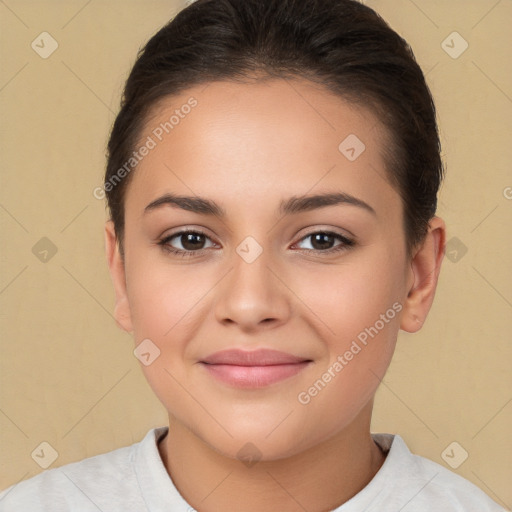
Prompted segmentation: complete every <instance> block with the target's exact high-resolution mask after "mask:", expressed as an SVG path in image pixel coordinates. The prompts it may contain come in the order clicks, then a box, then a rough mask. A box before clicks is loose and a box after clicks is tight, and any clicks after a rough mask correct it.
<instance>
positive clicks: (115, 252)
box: [105, 220, 133, 332]
mask: <svg viewBox="0 0 512 512" xmlns="http://www.w3.org/2000/svg"><path fill="white" fill-rule="evenodd" d="M105 252H106V256H107V263H108V268H109V271H110V277H111V278H112V284H113V285H114V292H115V295H116V303H115V308H114V318H115V319H116V322H117V325H118V326H119V327H120V328H121V329H123V330H124V331H127V332H132V331H133V326H132V320H131V312H130V304H129V302H128V296H127V293H126V273H125V266H124V261H123V258H122V257H121V254H120V252H119V243H118V240H117V236H116V232H115V228H114V223H113V222H112V221H111V220H108V221H107V222H106V223H105Z"/></svg>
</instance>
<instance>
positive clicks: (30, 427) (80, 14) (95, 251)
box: [0, 0, 512, 508]
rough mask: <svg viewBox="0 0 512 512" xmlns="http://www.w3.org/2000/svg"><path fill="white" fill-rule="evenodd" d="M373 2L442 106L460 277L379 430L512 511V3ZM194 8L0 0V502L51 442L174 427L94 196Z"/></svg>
mask: <svg viewBox="0 0 512 512" xmlns="http://www.w3.org/2000/svg"><path fill="white" fill-rule="evenodd" d="M366 3H367V4H368V5H370V6H371V7H374V8H375V9H376V10H377V11H378V12H380V13H381V14H382V16H383V17H384V18H385V19H386V20H387V21H388V22H389V23H390V24H391V26H392V27H393V28H394V29H395V30H397V31H398V32H399V33H400V34H402V35H403V36H404V37H405V38H406V39H407V40H408V41H409V42H410V44H411V46H412V47H413V49H414V51H415V53H416V56H417V58H418V61H419V63H420V64H421V66H422V67H423V69H424V70H425V72H427V78H428V82H429V84H430V86H431V88H432V91H433V94H434V96H435V98H436V102H437V106H438V111H439V122H440V127H441V134H442V141H443V144H444V159H445V162H446V165H447V170H448V174H447V179H446V182H445V183H444V186H443V188H442V193H441V198H440V199H441V203H440V209H439V215H440V216H442V217H443V218H445V220H446V221H447V224H448V229H449V232H448V240H450V243H449V246H448V252H449V253H450V254H449V255H450V258H451V260H453V261H451V260H450V259H448V258H445V261H444V268H443V270H442V273H441V278H440V285H439V288H438V293H437V297H436V301H435V303H434V306H433V309H432V311H431V314H430V317H429V319H428V320H427V322H426V324H425V325H424V327H423V329H422V331H420V332H419V333H418V334H415V335H411V334H406V333H401V334H400V338H399V343H398V348H397V351H396V355H395V358H394V361H393V363H392V365H391V367H390V369H389V371H388V373H387V375H386V377H385V379H384V381H383V384H382V385H381V387H380V389H379V391H378V393H377V399H376V407H375V414H374V419H373V425H372V429H373V431H385V432H398V433H400V434H401V435H402V437H403V438H404V439H405V440H406V442H407V443H408V445H409V446H410V448H411V450H412V451H414V452H416V453H418V454H421V455H424V456H426V457H428V458H430V459H432V460H434V461H436V462H438V463H440V464H443V465H445V466H446V467H449V466H448V465H447V463H446V462H445V461H444V460H443V458H442V456H441V454H442V452H443V451H444V450H445V448H446V447H447V446H448V445H450V443H452V442H453V441H456V442H457V443H459V444H460V446H461V447H463V449H465V450H466V451H467V452H468V454H469V456H468V458H467V460H466V461H465V462H464V463H462V464H461V465H460V466H459V467H458V468H457V469H455V470H454V471H456V472H457V473H459V474H460V475H462V476H464V477H466V478H468V479H469V480H471V481H472V482H474V483H475V484H476V485H478V486H479V487H481V488H482V489H483V490H484V491H485V492H487V493H488V494H489V495H490V496H492V497H493V498H494V499H495V500H496V501H498V502H500V503H501V504H502V505H504V506H505V507H507V508H510V507H511V506H512V492H511V487H510V481H511V478H512V468H511V462H510V461H511V458H510V450H511V448H512V447H511V441H510V435H508V433H509V431H510V427H511V423H510V418H511V410H512V406H511V400H512V385H511V384H512V381H511V374H510V361H511V343H510V339H511V334H510V333H511V332H512V324H511V318H512V315H511V307H512V274H511V271H510V268H511V264H512V258H511V247H512V245H511V237H510V226H511V218H512V200H511V198H512V188H510V187H512V174H511V164H512V145H511V144H510V140H511V124H510V119H511V117H512V73H511V68H510V48H511V38H510V26H511V23H512V2H510V1H509V0H501V1H497V0H450V1H449V2H447V1H445V0H435V1H432V0H414V1H413V0H378V1H377V0H368V1H367V2H366ZM182 6H183V4H182V3H179V2H177V1H172V0H166V1H164V0H153V1H148V0H144V1H140V0H137V1H133V0H131V1H126V0H123V1H121V0H109V1H101V0H92V1H87V0H80V1H74V0H73V1H57V0H51V1H50V0H45V1H42V0H40V1H35V0H34V1H28V0H3V1H2V0H0V17H1V26H0V29H1V34H2V35H1V38H2V40H1V59H2V63H3V66H2V72H1V76H0V106H1V107H0V108H1V111H0V115H1V122H2V125H1V147H0V155H1V176H2V187H1V192H0V222H1V232H2V236H3V243H2V256H3V257H2V265H1V268H0V271H1V273H0V302H1V308H2V309H1V311H2V314H1V316H0V321H1V333H2V346H1V368H0V369H1V377H0V429H1V438H0V448H1V467H0V488H4V487H6V486H7V485H10V484H13V483H16V482H18V481H20V480H22V479H26V478H29V477H31V476H33V475H36V474H37V473H39V472H41V471H42V468H41V467H40V466H39V465H38V464H36V462H35V460H34V459H33V458H32V457H31V453H32V452H33V451H34V450H35V449H36V448H37V447H38V446H39V445H40V443H41V442H43V441H46V442H48V443H49V444H50V445H51V446H52V447H53V448H54V449H55V450H56V451H57V452H58V458H57V459H56V460H55V462H54V463H53V464H52V465H51V467H56V466H60V465H63V464H66V463H69V462H72V461H76V460H80V459H82V458H84V457H88V456H91V455H95V454H98V453H102V452H106V451H110V450H112V449H115V448H117V447H120V446H124V445H128V444H131V443H134V442H136V441H138V440H140V439H141V438H142V437H143V435H144V434H145V433H146V432H147V430H148V429H149V428H152V427H155V426H159V425H164V424H166V420H167V416H166V411H165V410H164V409H163V407H162V406H161V404H160V403H159V402H158V401H157V399H156V398H155V397H154V396H153V394H152V392H151V390H150V388H149V386H148V385H147V384H146V382H145V380H144V378H143V376H142V373H141V371H140V369H139V366H138V365H139V362H138V361H137V360H136V359H135V357H134V356H133V353H132V351H133V346H132V340H131V338H130V336H129V335H127V334H125V333H123V332H121V331H120V330H119V329H118V328H117V327H116V325H115V322H114V320H113V318H112V311H113V291H112V288H111V283H110V278H109V275H108V272H107V266H106V262H105V258H104V245H103V223H104V220H105V218H106V217H105V208H104V204H103V202H101V201H98V200H97V199H95V198H94V197H93V194H92V191H93V189H94V188H95V187H97V186H99V185H101V182H102V174H103V171H104V163H105V162H104V150H105V144H106V139H107V135H108V131H109V128H110V126H111V123H112V122H113V119H114V116H115V112H116V111H117V108H118V102H119V95H120V91H121V88H122V85H123V81H124V79H125V78H126V75H127V73H128V71H129V69H130V66H131V64H132V63H133V61H134V58H135V55H136V52H137V50H138V48H139V46H140V45H142V44H143V43H144V42H145V41H146V40H147V39H148V38H149V37H150V36H151V35H152V34H153V33H154V32H155V31H156V30H157V29H158V28H159V27H160V26H161V25H163V24H164V22H166V21H167V20H168V19H170V18H171V17H172V16H173V15H174V13H175V12H176V11H177V10H178V9H180V8H181V7H182ZM43 31H47V32H49V33H50V34H51V36H52V37H53V38H54V39H55V40H56V41H57V42H58V45H59V46H58V49H57V50H56V51H55V52H54V53H53V54H52V55H51V56H50V57H49V58H47V59H43V58H41V57H40V56H39V55H38V54H37V53H36V52H35V51H34V50H33V49H32V48H31V42H32V41H33V40H35V39H36V38H37V36H38V35H39V34H40V33H41V32H43ZM453 31H457V32H459V33H460V35H461V36H462V37H463V38H464V39H465V40H466V41H467V42H468V43H469V47H468V49H467V50H466V51H465V52H464V53H463V54H462V55H460V56H459V57H458V58H456V59H454V58H452V57H450V56H449V55H448V54H447V53H446V52H445V51H444V50H443V48H442V46H441V44H442V42H443V40H445V39H446V38H447V36H448V35H449V34H451V33H452V32H453ZM450 41H451V40H450V39H448V42H449V44H451V42H450ZM453 45H454V48H455V50H457V49H458V48H460V42H457V41H456V40H455V41H454V43H453ZM457 45H459V46H457ZM507 187H509V188H507ZM507 197H508V198H507ZM43 237H47V238H48V239H50V240H51V241H52V243H53V244H54V245H55V246H56V248H57V253H56V254H55V255H54V256H53V257H51V253H49V254H48V256H47V258H48V261H47V262H42V261H40V259H39V258H38V257H36V255H35V254H34V253H33V252H32V249H33V247H34V245H35V244H36V243H38V241H39V240H40V239H41V238H43ZM453 237H456V238H457V239H458V241H457V240H455V241H454V240H453ZM41 243H46V244H47V243H48V242H41ZM457 244H458V245H457ZM461 244H463V246H464V247H466V248H467V253H465V254H463V249H464V247H463V246H462V245H461ZM35 252H37V251H35ZM39 256H40V257H42V255H39ZM462 453H463V452H462V451H461V448H459V447H456V448H455V450H454V452H450V451H449V454H450V455H452V460H458V458H459V457H461V454H462ZM448 460H450V459H448Z"/></svg>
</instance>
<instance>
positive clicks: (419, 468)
mask: <svg viewBox="0 0 512 512" xmlns="http://www.w3.org/2000/svg"><path fill="white" fill-rule="evenodd" d="M167 431H168V427H160V428H156V429H151V430H150V431H149V432H148V433H147V434H146V436H145V437H144V439H143V440H142V441H140V442H139V443H135V444H133V445H131V446H126V447H123V448H119V449H117V450H113V451H111V452H108V453H104V454H101V455H96V456H94V457H89V458H87V459H84V460H81V461H79V462H74V463H71V464H67V465H64V466H61V467H59V468H54V469H48V470H46V471H43V473H40V474H39V475H36V476H35V477H33V478H29V479H28V480H25V481H22V482H19V483H18V484H15V485H12V486H11V487H8V488H7V489H5V490H4V491H2V492H1V493H0V511H1V512H68V511H74V512H89V511H91V512H98V511H101V512H115V511H118V512H193V511H194V509H193V508H192V507H191V506H190V505H189V504H188V503H187V502H186V501H185V500H184V499H183V497H182V496H181V495H180V493H179V492H178V490H177V489H176V487H175V486H174V484H173V482H172V480H171V478H169V475H168V474H167V471H166V469H165V466H164V464H163V462H162V459H161V457H160V454H159V452H158V441H159V440H160V439H161V438H162V437H163V436H164V435H165V434H166V433H167ZM372 436H373V439H374V440H375V442H377V444H379V446H380V447H381V448H382V449H383V450H384V452H386V453H387V457H386V460H385V461H384V464H383V465H382V466H381V468H380V470H379V471H378V472H377V474H376V475H375V476H374V478H373V479H372V480H371V482H370V483H369V484H368V485H367V486H366V487H365V488H364V489H363V490H361V491H360V492H359V493H357V494H356V495H355V496H354V497H352V498H351V499H350V500H349V501H347V502H346V503H344V504H343V505H341V506H340V507H338V508H336V509H335V511H333V512H362V511H365V512H386V511H392V512H398V511H401V512H423V511H426V510H429V511H436V512H439V511H442V512H452V511H453V512H455V511H465V512H467V511H471V512H472V511H474V512H503V511H504V510H505V509H504V508H502V507H501V506H499V505H498V504H496V503H495V502H494V501H492V500H491V499H490V498H489V497H488V496H487V495H486V494H485V493H484V492H483V491H481V490H480V489H479V488H478V487H477V486H475V485H473V484H472V483H471V482H469V481H468V480H465V479H464V478H462V477H460V476H459V475H457V474H455V473H452V472H451V471H449V470H448V469H445V468H444V467H443V466H441V465H439V464H437V463H435V462H432V461H430V460H428V459H425V458H423V457H420V456H418V455H413V454H412V453H411V452H410V451H409V449H408V448H407V446H406V444H405V442H404V441H403V439H402V438H401V437H400V436H399V435H391V434H372ZM229 512H231V511H229Z"/></svg>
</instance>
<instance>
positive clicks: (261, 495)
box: [105, 79, 445, 512]
mask: <svg viewBox="0 0 512 512" xmlns="http://www.w3.org/2000/svg"><path fill="white" fill-rule="evenodd" d="M191 96H193V97H194V98H195V99H197V102H198V104H197V106H196V107H195V108H194V109H193V110H192V111H191V113H190V114H188V115H187V116H185V117H184V118H183V119H181V120H180V123H179V124H178V125H176V126H175V127H174V129H173V130H172V131H171V132H170V133H169V134H166V135H165V137H163V140H162V141H161V142H158V144H157V145H156V147H155V148H154V149H152V150H151V151H150V152H149V154H148V155H147V156H146V157H145V158H144V159H143V160H142V161H141V162H140V163H139V165H138V167H137V169H136V170H135V171H133V173H134V174H133V175H132V176H131V182H130V184H129V186H128V189H127V194H126V199H125V240H124V248H125V259H124V261H123V259H122V258H121V256H120V253H119V247H118V244H117V239H116V236H115V231H114V227H113V224H112V222H111V221H109V222H107V224H106V227H105V240H106V250H107V259H108V263H109V268H110V272H111V275H112V279H113V284H114V288H115V293H116V308H115V315H116V319H117V322H118V324H119V325H120V327H121V328H122V329H124V330H126V331H128V332H133V335H134V339H135V343H136V345H137V344H139V343H140V342H141V341H142V340H144V339H148V338H149V339H150V340H151V341H152V342H153V343H154V344H155V345H156V346H157V347H158V348H159V350H160V356H159V357H158V358H157V359H155V361H154V362H153V363H152V364H150V365H148V366H143V365H141V367H142V370H143V371H144V374H145V376H146V378H147V380H148V382H149V384H150V385H151V387H152V388H153V390H154V391H155V393H156V395H157V396H158V398H159V399H160V400H161V402H162V403H163V405H164V406H165V407H166V409H167V411H168V413H169V426H170V434H169V435H168V436H166V438H165V439H164V440H163V441H162V442H161V443H160V446H159V449H160V453H161V456H162V459H163V462H164V464H165V467H166V468H167V471H168V473H169V474H170V476H171V478H172V479H173V481H174V483H175V485H176V486H177V488H178V490H179V491H180V493H181V494H182V495H183V496H184V498H185V499H186V500H187V501H188V502H189V503H190V505H192V506H193V507H194V508H195V509H197V510H199V511H205V512H209V511H218V510H238V511H242V512H244V511H245V512H249V511H256V510H258V511H261V510H269V511H271V510H276V511H280V512H287V511H298V510H304V509H306V510H309V511H312V512H313V511H327V510H331V509H333V508H335V507H336V506H339V505H340V504H342V503H344V502H345V501H347V500H348V499H350V498H351V497H352V496H354V495H355V494H356V493H357V492H359V491H360V490H361V489H362V488H363V487H364V486H365V485H366V484H367V483H368V482H369V481H370V480H371V479H372V478H373V476H374V475H375V473H376V472H377V471H378V469H379V468H380V467H381V465H382V463H383V462H384V458H385V457H384V455H383V454H382V453H381V451H380V449H379V448H378V447H377V445H376V444H375V443H374V442H373V441H372V439H371V437H370V420H371V411H372V406H373V397H374V394H375V392H376V389H377V387H378V385H379V382H380V379H382V377H383V376H384V374H385V372H386V370H387V368H388V365H389V363H390V360H391V357H392V354H393V351H394V348H395V343H396V338H397V333H398V331H399V329H400V328H401V329H403V330H405V331H408V332H415V331H417V330H418V329H419V328H421V325H422V324H423V322H424V321H425V318H426V316H427V313H428V311H429V309H430V306H431V304H432V300H433V298H434V293H435V288H436V284H437V279H438V275H439V271H440V266H441V261H442V257H443V251H444V244H445V226H444V223H443V221H442V220H441V219H439V218H437V217H434V218H433V219H432V220H431V223H430V228H429V232H428V235H427V237H426V238H425V240H424V243H423V244H422V245H421V246H419V247H416V248H415V249H414V251H413V254H412V256H411V257H410V258H408V257H407V253H406V245H405V238H404V230H403V210H402V203H401V200H400V197H399V195H398V193H397V191H396V190H395V189H394V188H393V187H392V186H391V185H390V184H389V182H388V181H387V179H386V178H385V176H386V173H385V168H384V162H383V159H382V156H381V155H382V152H383V148H385V147H386V145H387V144H388V134H387V132H386V131H385V129H384V128H383V127H382V126H381V124H380V123H379V121H378V119H376V118H375V117H374V116H373V114H372V113H370V112H369V111H366V110H364V109H362V108H360V107H356V106H354V105H350V104H349V103H347V102H346V101H344V100H343V99H341V98H339V97H338V96H335V95H333V94H331V93H328V92H326V91H325V90H323V89H321V88H320V86H318V85H313V84H311V83H309V82H306V81H304V80H298V79H297V80H293V81H289V80H284V79H277V80H272V81H267V82H261V83H260V82H257V83H250V84H240V83H238V84H235V83H230V82H215V83H211V84H209V85H208V86H207V87H206V88H205V86H204V85H203V86H201V87H195V88H191V89H190V90H188V91H186V92H184V93H183V94H181V95H180V96H178V97H174V98H167V99H166V100H165V101H164V102H163V103H161V104H160V105H159V107H158V109H156V110H155V111H154V112H153V113H152V115H151V117H150V119H149V120H148V122H147V124H146V127H145V130H144V133H143V134H142V135H141V141H143V140H146V138H147V137H148V136H150V135H151V134H152V131H153V130H154V129H155V127H157V126H158V125H159V123H161V122H164V121H166V120H168V119H169V117H170V116H171V115H172V113H173V112H174V110H175V109H176V108H179V107H180V106H181V105H183V104H185V103H186V102H187V100H188V99H189V98H190V97H191ZM350 134H355V135H357V137H358V138H359V139H360V140H361V141H363V142H364V144H365V146H366V149H365V151H364V152H363V153H362V154H361V155H360V156H359V157H358V158H357V159H356V160H355V161H349V160H348V159H347V158H346V157H345V156H344V155H343V154H342V153H341V152H340V151H339V149H338V146H339V145H340V143H341V142H342V141H343V140H344V139H345V138H346V137H347V136H348V135H350ZM326 192H330V193H332V192H343V193H346V194H351V195H352V196H355V197H356V198H358V199H360V200H362V201H365V202H366V203H368V204H369V205H370V206H371V207H372V208H373V209H374V211H375V213H372V212H369V211H367V210H366V209H364V208H361V207H358V206H354V205H350V204H341V205H335V206H327V207H323V208H318V209H315V210H312V211H306V212H301V213H298V214H291V215H288V216H282V215H280V214H279V212H278V207H279V204H280V202H281V201H282V200H283V199H287V198H289V197H291V196H303V195H311V194H319V193H326ZM165 193H173V194H180V195H190V196H195V195H197V196H201V197H205V198H208V199H210V200H214V201H216V202H217V203H218V204H219V205H220V206H221V207H222V208H223V209H225V211H226V217H225V218H223V219H220V218H218V217H216V216H212V215H201V214H198V213H195V212H189V211H185V210H182V209H178V208H173V207H171V206H169V205H166V206H162V207H160V208H155V209H153V210H151V211H150V212H148V213H144V210H145V207H146V206H147V205H148V204H149V203H151V202H152V201H154V200H155V199H157V198H159V197H160V196H162V195H163V194H165ZM185 228H190V229H196V230H197V229H199V230H200V231H202V232H203V233H205V234H206V238H203V239H200V240H204V243H203V245H202V246H201V245H200V244H199V245H196V246H195V247H198V249H196V251H197V250H199V252H198V253H196V254H192V257H179V256H176V255H173V254H171V253H169V252H166V251H165V249H164V248H163V247H162V246H161V245H158V242H159V241H160V240H162V239H163V238H165V237H168V236H169V235H172V234H175V233H178V232H180V231H182V230H183V229H185ZM325 231H329V232H334V233H336V234H341V235H342V236H345V237H347V238H350V239H351V240H354V241H355V243H354V245H352V246H346V247H345V248H344V249H343V250H341V251H339V252H335V253H332V252H331V253H330V254H328V253H326V250H327V249H328V248H331V247H336V246H339V245H340V244H341V243H342V242H341V241H340V240H339V239H337V238H331V239H328V240H327V242H328V243H329V240H330V245H328V244H327V245H326V246H321V245H318V244H317V245H314V237H311V236H307V235H312V234H315V233H318V232H325ZM248 236H250V237H252V238H253V239H254V240H255V241H256V242H257V243H258V244H259V246H260V248H261V249H262V253H261V254H260V255H259V257H257V258H256V259H255V260H254V261H253V262H251V263H248V262H247V261H246V260H245V259H244V258H242V257H241V256H240V254H239V253H238V252H237V247H239V246H240V244H241V243H242V242H243V241H244V240H245V239H246V237H248ZM185 244H186V239H185V241H184V238H183V237H175V238H174V239H172V241H168V245H172V247H174V248H176V249H182V250H184V248H189V247H191V246H186V245H185ZM242 246H243V244H242ZM192 247H194V246H192ZM201 247H204V250H202V251H201V250H200V248H201ZM319 247H320V248H319ZM322 247H326V248H325V249H324V248H322ZM315 249H316V250H315ZM252 250H254V248H251V249H250V251H252ZM322 251H323V252H322ZM189 252H193V249H192V250H189ZM397 303H398V304H399V305H400V306H401V308H400V309H401V310H400V311H399V312H398V313H397V314H396V315H395V316H394V318H393V319H391V320H389V321H388V322H386V323H385V325H384V327H383V328H382V329H380V330H379V331H378V334H377V335H375V336H374V337H373V338H368V343H367V345H365V346H364V347H362V349H361V350H360V351H359V352H358V353H357V354H356V355H354V357H353V358H352V359H351V360H350V361H347V364H346V365H344V366H343V369H342V370H341V371H338V372H334V373H335V377H332V378H331V379H330V381H329V382H328V383H327V384H326V385H325V387H323V389H321V391H320V392H318V393H317V394H316V396H314V397H312V398H311V400H310V401H309V402H308V403H307V404H303V403H300V402H299V400H298V395H299V393H301V392H304V391H307V390H308V389H309V388H310V387H311V386H312V385H313V384H314V383H315V381H317V380H318V379H319V378H321V377H322V375H323V374H324V373H325V372H326V371H328V369H329V368H330V367H331V368H332V365H333V363H334V362H335V361H336V360H337V357H338V356H339V355H343V354H344V353H345V352H346V351H347V350H349V348H350V346H351V343H352V342H353V341H354V340H356V339H357V336H358V334H360V333H361V332H362V331H364V329H365V328H368V327H370V326H374V325H375V324H376V321H377V320H379V318H381V316H380V315H382V314H385V313H386V311H387V310H389V309H390V308H392V306H393V304H395V305H396V304H397ZM359 345H361V344H359ZM227 348H240V349H243V350H255V349H258V348H272V349H276V350H280V351H283V352H288V353H291V354H294V355H296V356H300V357H303V358H306V359H309V360H311V361H312V362H311V363H310V364H309V365H307V367H305V368H304V369H303V370H302V371H301V372H299V373H298V374H296V375H294V376H292V377H289V378H287V379H285V380H282V381H280V382H277V383H274V384H271V385H269V386H266V387H263V388H259V389H239V388H236V387H233V386H230V385H228V384H225V383H223V382H220V381H218V380H216V379H214V378H213V377H212V376H211V375H210V374H209V373H208V372H207V371H205V368H204V366H203V365H201V364H200V361H201V360H202V359H204V358H205V357H207V356H208V355H210V354H213V353H214V352H217V351H220V350H223V349H227ZM331 374H332V369H331ZM247 443H252V445H250V447H249V448H247V447H246V450H252V451H253V452H251V453H253V457H254V458H255V459H258V460H257V462H256V463H255V464H254V465H251V466H249V465H247V464H244V463H243V461H241V460H240V458H239V457H240V455H237V454H238V453H239V451H240V449H241V448H242V447H244V445H246V444H247ZM254 447H256V449H255V448H254Z"/></svg>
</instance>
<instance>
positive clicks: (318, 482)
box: [159, 403, 385, 512]
mask: <svg viewBox="0 0 512 512" xmlns="http://www.w3.org/2000/svg"><path fill="white" fill-rule="evenodd" d="M372 405H373V404H371V403H370V404H368V406H367V407H365V409H363V410H362V411H361V413H360V414H359V416H358V417H357V418H356V419H355V420H354V421H353V422H352V423H351V424H350V425H349V426H348V427H347V428H345V429H343V430H342V431H341V432H339V433H337V434H336V435H334V436H333V437H331V438H329V439H327V440H325V441H323V442H321V443H320V444H317V445H315V446H313V447H312V448H310V449H308V450H306V451H303V452H301V453H299V454H296V455H293V456H291V457H287V458H284V459H278V460H272V461H259V462H257V463H256V464H255V465H253V466H250V467H247V466H246V465H244V464H242V463H241V462H240V461H239V460H237V459H231V458H228V457H224V456H223V455H221V454H219V453H218V452H217V451H215V450H213V449H212V447H210V446H209V445H208V444H206V443H205V442H204V441H203V440H201V439H199V438H198V437H197V436H196V435H195V434H194V433H193V432H191V431H190V430H189V429H188V428H186V427H185V426H184V425H182V424H181V423H179V422H177V421H175V420H174V421H170V424H169V434H168V435H167V436H166V437H165V438H164V439H163V440H162V442H161V443H160V445H159V451H160V455H161V457H162V461H163V463H164V465H165V467H166V469H167V472H168V473H169V475H170V476H171V478H172V480H173V482H174V485H175V486H176V488H177V489H178V491H179V492H180V494H181V495H182V496H183V497H184V499H185V500H186V501H187V502H188V503H189V504H190V505H191V506H192V507H194V508H195V509H196V510H200V511H201V512H217V511H220V510H237V511H240V512H256V511H261V510H279V511H280V512H292V511H293V512H296V511H299V510H308V511H311V512H313V511H314V512H321V511H329V510H333V509H335V508H336V507H339V506H340V505H341V504H343V503H345V502H346V501H348V500H349V499H350V498H352V497H353V496H354V495H355V494H357V493H358V492H359V491H361V490H362V489H363V488H364V487H365V486H366V485H367V484H368V483H369V482H370V480H371V479H372V478H373V477H374V476H375V474H376V473H377V471H378V470H379V469H380V467H381V466H382V464H383V462H384V460H385V455H383V453H382V452H381V450H380V448H379V447H378V446H377V445H376V444H375V442H374V441H373V439H372V438H371V435H370V418H371V408H372Z"/></svg>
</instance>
